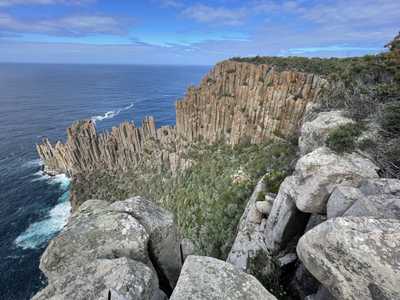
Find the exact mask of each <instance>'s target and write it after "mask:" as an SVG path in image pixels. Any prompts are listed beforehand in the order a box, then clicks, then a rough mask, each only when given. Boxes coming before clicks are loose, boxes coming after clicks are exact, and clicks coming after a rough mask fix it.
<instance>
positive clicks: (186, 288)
mask: <svg viewBox="0 0 400 300" xmlns="http://www.w3.org/2000/svg"><path fill="white" fill-rule="evenodd" d="M170 299H171V300H215V299H221V300H222V299H224V300H234V299H235V300H236V299H237V300H239V299H240V300H241V299H247V300H252V299H253V300H275V299H276V298H275V297H274V296H273V295H272V294H271V293H270V292H268V291H267V290H266V289H265V288H264V287H263V286H262V285H261V283H260V282H258V281H257V279H256V278H254V277H253V276H251V275H249V274H246V273H244V272H242V271H240V270H238V269H237V268H235V267H234V266H232V265H231V264H229V263H226V262H224V261H221V260H218V259H215V258H211V257H201V256H189V257H188V258H187V259H186V261H185V263H184V265H183V268H182V272H181V276H180V277H179V280H178V283H177V285H176V288H175V290H174V292H173V293H172V296H171V298H170Z"/></svg>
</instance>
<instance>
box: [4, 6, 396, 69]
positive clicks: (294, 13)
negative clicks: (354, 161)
mask: <svg viewBox="0 0 400 300" xmlns="http://www.w3.org/2000/svg"><path fill="white" fill-rule="evenodd" d="M399 30H400V0H318V1H317V0H281V1H278V0H248V1H244V0H208V1H192V0H107V1H105V0H0V61H1V62H20V63H23V62H41V63H99V64H103V63H104V64H173V65H212V64H214V63H216V62H217V61H220V60H223V59H227V58H230V57H234V56H255V55H273V56H318V57H332V56H336V57H343V56H356V55H363V54H374V53H378V52H381V51H383V46H384V45H385V43H387V42H388V41H389V40H390V39H391V38H393V37H394V36H395V35H396V33H397V32H398V31H399Z"/></svg>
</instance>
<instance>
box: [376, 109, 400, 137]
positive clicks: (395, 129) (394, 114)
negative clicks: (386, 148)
mask: <svg viewBox="0 0 400 300" xmlns="http://www.w3.org/2000/svg"><path fill="white" fill-rule="evenodd" d="M380 123H381V126H382V129H383V130H384V131H385V132H386V133H388V134H390V135H392V136H399V135H400V102H393V103H388V104H386V105H385V106H384V108H383V111H382V117H381V120H380Z"/></svg>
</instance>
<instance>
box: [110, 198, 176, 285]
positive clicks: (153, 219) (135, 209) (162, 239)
mask: <svg viewBox="0 0 400 300" xmlns="http://www.w3.org/2000/svg"><path fill="white" fill-rule="evenodd" d="M110 208H112V209H113V210H115V211H118V212H125V213H128V214H129V215H131V216H133V217H134V218H135V219H136V220H138V221H139V222H140V224H142V225H143V226H144V228H145V229H146V232H147V233H149V235H150V236H149V253H150V255H151V256H152V258H153V263H155V264H156V266H157V267H158V268H159V272H161V273H162V275H163V277H165V278H166V279H167V280H168V284H169V286H170V288H171V289H172V288H173V287H174V286H175V284H176V282H177V281H178V277H179V273H180V270H181V267H182V265H181V253H180V238H179V236H178V232H177V228H176V226H175V223H174V216H173V214H172V213H170V212H168V211H166V210H164V209H161V208H159V207H158V206H156V205H155V204H154V203H153V202H151V201H148V200H146V199H143V198H141V197H135V198H131V199H127V200H125V201H118V202H115V203H113V204H112V205H111V206H110ZM163 284H165V283H163Z"/></svg>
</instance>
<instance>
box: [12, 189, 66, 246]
mask: <svg viewBox="0 0 400 300" xmlns="http://www.w3.org/2000/svg"><path fill="white" fill-rule="evenodd" d="M58 202H59V203H58V204H57V205H56V206H55V207H54V208H53V209H51V210H50V211H49V214H48V216H47V217H46V218H45V219H44V220H42V221H39V222H35V223H33V224H31V225H29V227H28V228H27V229H26V230H25V231H24V232H23V233H22V234H21V235H19V236H18V237H17V239H16V240H15V243H16V245H17V246H18V247H20V248H22V249H35V248H38V247H40V246H41V245H43V244H44V243H45V242H47V241H48V240H49V239H51V238H52V237H53V236H54V235H55V234H56V233H57V232H59V231H60V230H61V229H62V228H63V227H64V226H65V225H66V224H67V221H68V218H69V216H70V213H71V203H70V202H69V191H66V192H64V194H63V195H62V196H61V197H60V198H59V199H58Z"/></svg>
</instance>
